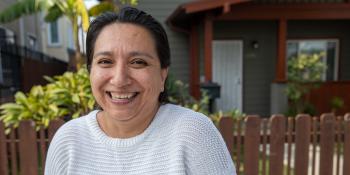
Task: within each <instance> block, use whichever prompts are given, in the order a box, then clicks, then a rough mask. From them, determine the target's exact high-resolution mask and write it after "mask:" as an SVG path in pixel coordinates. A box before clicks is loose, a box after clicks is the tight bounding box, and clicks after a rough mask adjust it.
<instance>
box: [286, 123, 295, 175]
mask: <svg viewBox="0 0 350 175" xmlns="http://www.w3.org/2000/svg"><path fill="white" fill-rule="evenodd" d="M293 128H294V119H293V118H292V117H289V118H288V132H287V143H288V144H287V145H288V147H287V175H290V173H291V165H292V163H291V162H292V141H293Z"/></svg>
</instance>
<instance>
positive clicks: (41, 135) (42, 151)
mask: <svg viewBox="0 0 350 175" xmlns="http://www.w3.org/2000/svg"><path fill="white" fill-rule="evenodd" d="M45 138H46V137H45V129H44V128H40V131H39V143H40V157H41V166H42V168H41V173H42V174H44V172H45V169H44V168H45V167H44V165H45V161H46V150H47V148H46V141H45Z"/></svg>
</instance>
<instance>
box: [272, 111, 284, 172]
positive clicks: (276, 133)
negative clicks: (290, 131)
mask: <svg viewBox="0 0 350 175" xmlns="http://www.w3.org/2000/svg"><path fill="white" fill-rule="evenodd" d="M270 122H271V130H270V175H282V174H283V155H284V154H283V153H284V141H285V132H286V118H285V117H284V116H283V115H273V116H272V117H271V118H270Z"/></svg>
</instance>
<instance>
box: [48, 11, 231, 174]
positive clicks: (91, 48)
mask: <svg viewBox="0 0 350 175" xmlns="http://www.w3.org/2000/svg"><path fill="white" fill-rule="evenodd" d="M87 58H88V61H87V62H88V69H89V72H90V81H91V88H92V92H93V95H94V97H95V99H96V102H97V103H98V104H99V106H100V107H101V109H100V110H95V111H92V112H91V113H89V114H88V115H86V116H83V117H80V118H78V119H75V120H72V121H70V122H68V123H66V124H65V125H64V126H62V127H61V128H60V129H59V131H58V132H57V133H56V135H55V137H54V139H53V140H52V142H51V144H50V148H49V151H48V156H47V160H46V167H45V174H46V175H64V174H82V175H83V174H84V175H86V174H91V175H92V174H103V175H107V174H108V175H109V174H209V175H211V174H212V175H214V174H215V175H220V174H222V175H226V174H227V175H232V174H235V168H234V165H233V163H232V159H231V157H230V154H229V152H228V150H227V148H226V146H225V143H224V141H223V139H222V137H221V135H220V133H219V132H218V131H217V129H216V128H215V126H214V125H213V123H212V122H211V121H210V120H209V119H208V117H206V116H204V115H203V114H200V113H196V112H194V111H191V110H189V109H185V108H182V107H180V106H176V105H171V104H168V103H167V102H166V101H165V100H164V99H166V89H165V88H164V84H165V81H166V78H167V75H168V67H169V65H170V51H169V44H168V39H167V36H166V33H165V31H164V29H163V28H162V27H161V25H160V24H159V23H158V22H157V21H155V20H154V19H153V17H151V16H150V15H148V14H146V13H144V12H142V11H140V10H138V9H135V8H131V7H126V8H123V9H121V11H120V12H119V14H115V13H105V14H103V15H101V16H99V17H97V18H96V19H95V21H93V22H92V24H91V26H90V28H89V31H88V34H87Z"/></svg>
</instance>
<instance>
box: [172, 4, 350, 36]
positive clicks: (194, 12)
mask: <svg viewBox="0 0 350 175" xmlns="http://www.w3.org/2000/svg"><path fill="white" fill-rule="evenodd" d="M241 4H256V5H272V6H273V5H275V6H276V5H277V6H279V5H282V6H283V5H291V4H294V5H299V6H300V5H301V6H304V5H305V4H309V5H310V4H312V5H315V6H308V7H306V8H310V7H311V8H313V7H316V8H320V5H321V8H322V9H327V5H328V4H335V5H336V6H335V7H336V8H338V7H339V5H340V6H343V7H344V4H346V5H345V6H346V8H348V7H349V4H350V0H300V1H290V0H194V1H192V2H188V3H184V4H181V5H180V6H178V7H177V8H176V10H175V11H174V12H173V13H172V14H171V15H170V16H169V17H168V19H167V20H166V23H167V25H169V26H170V27H171V28H172V29H173V30H176V31H180V32H186V33H188V31H189V29H190V26H191V22H192V21H193V20H196V19H198V18H202V17H204V16H205V14H206V13H209V12H210V13H212V14H214V15H222V16H223V15H224V14H228V13H230V12H231V10H232V8H235V7H236V6H237V5H241ZM323 5H326V6H323ZM325 7H326V8H325ZM270 10H271V9H270ZM275 10H276V8H275ZM347 10H348V9H347ZM277 11H278V10H277ZM322 16H323V15H322Z"/></svg>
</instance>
